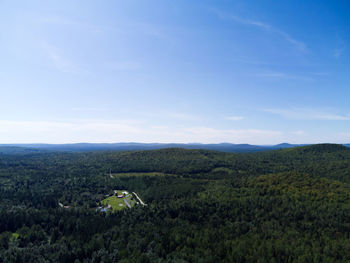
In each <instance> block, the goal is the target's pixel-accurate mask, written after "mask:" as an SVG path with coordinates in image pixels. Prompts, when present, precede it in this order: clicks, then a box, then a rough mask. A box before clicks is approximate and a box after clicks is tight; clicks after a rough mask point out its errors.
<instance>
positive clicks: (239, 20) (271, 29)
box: [212, 10, 306, 51]
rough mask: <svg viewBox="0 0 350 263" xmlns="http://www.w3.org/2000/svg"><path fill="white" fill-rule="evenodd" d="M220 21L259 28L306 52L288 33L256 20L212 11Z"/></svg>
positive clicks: (303, 46) (300, 43) (302, 44)
mask: <svg viewBox="0 0 350 263" xmlns="http://www.w3.org/2000/svg"><path fill="white" fill-rule="evenodd" d="M212 11H213V12H214V13H215V14H216V15H217V16H218V17H219V18H220V19H223V20H230V21H234V22H236V23H240V24H242V25H246V26H252V27H256V28H259V29H260V30H264V31H266V32H271V33H274V34H276V35H279V36H280V37H281V38H283V39H284V40H285V41H287V42H289V43H290V44H292V45H293V46H294V47H296V48H297V49H298V50H300V51H306V45H305V44H304V43H303V42H301V41H299V40H296V39H295V38H293V37H292V36H291V35H289V34H288V33H286V32H284V31H282V30H280V29H278V28H275V27H274V26H271V25H269V24H267V23H264V22H261V21H257V20H251V19H246V18H242V17H239V16H236V15H233V14H227V13H224V12H221V11H218V10H212Z"/></svg>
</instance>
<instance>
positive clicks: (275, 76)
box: [255, 72, 315, 81]
mask: <svg viewBox="0 0 350 263" xmlns="http://www.w3.org/2000/svg"><path fill="white" fill-rule="evenodd" d="M255 76H256V77H258V78H265V79H276V80H277V79H294V80H307V81H313V80H315V79H314V78H313V77H309V76H305V75H296V74H289V73H288V74H287V73H283V72H262V73H257V74H255Z"/></svg>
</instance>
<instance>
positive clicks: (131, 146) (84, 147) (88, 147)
mask: <svg viewBox="0 0 350 263" xmlns="http://www.w3.org/2000/svg"><path fill="white" fill-rule="evenodd" d="M306 145H307V144H289V143H281V144H277V145H251V144H232V143H218V144H201V143H188V144H184V143H135V142H127V143H73V144H40V143H39V144H0V153H12V154H23V153H37V152H41V151H63V152H91V151H141V150H157V149H164V148H183V149H203V150H213V151H221V152H231V153H251V152H262V151H270V150H278V149H288V148H293V147H299V146H306ZM344 146H346V147H350V144H344Z"/></svg>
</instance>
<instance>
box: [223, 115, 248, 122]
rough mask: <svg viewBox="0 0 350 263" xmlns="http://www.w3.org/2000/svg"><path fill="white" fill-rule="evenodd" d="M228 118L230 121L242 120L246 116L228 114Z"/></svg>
mask: <svg viewBox="0 0 350 263" xmlns="http://www.w3.org/2000/svg"><path fill="white" fill-rule="evenodd" d="M226 119H227V120H230V121H240V120H243V119H244V117H243V116H228V117H226Z"/></svg>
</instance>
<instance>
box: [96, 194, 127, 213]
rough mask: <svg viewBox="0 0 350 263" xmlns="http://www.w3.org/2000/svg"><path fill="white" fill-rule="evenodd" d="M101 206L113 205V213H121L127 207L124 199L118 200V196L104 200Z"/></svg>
mask: <svg viewBox="0 0 350 263" xmlns="http://www.w3.org/2000/svg"><path fill="white" fill-rule="evenodd" d="M101 204H103V205H111V206H112V211H120V210H123V209H125V208H127V206H126V205H125V203H124V201H123V198H117V197H116V196H110V197H108V198H106V199H104V200H102V201H101Z"/></svg>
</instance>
